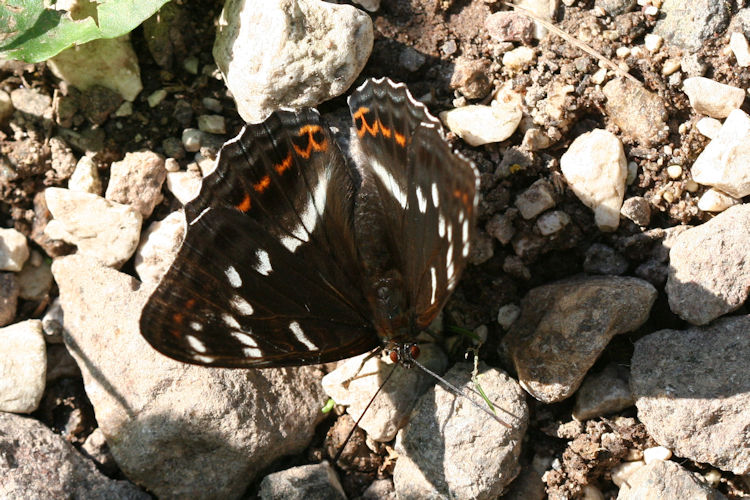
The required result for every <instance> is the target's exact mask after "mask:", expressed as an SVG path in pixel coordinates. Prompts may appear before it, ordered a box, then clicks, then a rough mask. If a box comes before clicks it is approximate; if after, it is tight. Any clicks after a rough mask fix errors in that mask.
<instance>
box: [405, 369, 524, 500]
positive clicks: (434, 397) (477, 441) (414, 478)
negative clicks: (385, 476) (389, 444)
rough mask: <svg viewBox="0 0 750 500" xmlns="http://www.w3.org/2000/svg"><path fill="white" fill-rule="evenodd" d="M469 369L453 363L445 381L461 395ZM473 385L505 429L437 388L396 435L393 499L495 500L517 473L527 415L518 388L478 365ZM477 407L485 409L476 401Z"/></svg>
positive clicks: (468, 380)
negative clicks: (493, 406)
mask: <svg viewBox="0 0 750 500" xmlns="http://www.w3.org/2000/svg"><path fill="white" fill-rule="evenodd" d="M472 368H473V367H472V365H471V364H469V363H459V364H457V365H455V366H454V367H453V368H451V370H450V371H449V372H448V373H446V374H445V378H446V380H448V381H449V382H451V383H452V384H454V385H455V386H457V387H458V388H460V389H461V390H462V391H463V392H464V393H467V392H468V390H469V389H470V388H471V389H473V386H474V384H473V383H472V381H471V372H472ZM478 381H479V383H480V384H481V386H482V389H483V390H484V392H485V393H486V394H487V396H488V398H489V399H490V400H491V401H496V402H497V403H496V404H497V405H498V406H497V407H496V408H497V414H498V416H499V418H500V419H501V420H503V421H504V422H506V423H507V424H508V425H509V426H510V427H505V426H503V425H502V424H500V423H499V422H496V421H495V420H493V418H492V417H490V416H489V415H487V413H485V412H483V411H481V410H479V409H478V408H476V407H475V406H473V405H471V404H470V403H469V402H468V401H466V400H464V399H463V398H460V397H457V396H456V395H454V394H453V393H452V392H448V391H446V390H444V389H443V388H442V387H441V386H440V385H439V384H438V385H436V386H435V387H434V388H433V389H431V390H430V391H429V392H428V393H427V394H425V395H424V396H422V398H420V400H419V404H418V405H417V407H416V408H415V410H414V414H413V416H412V418H411V420H410V422H409V424H408V425H407V426H406V427H405V428H404V429H402V430H401V431H400V432H399V435H398V437H397V439H396V451H397V452H398V453H399V454H400V456H399V459H398V461H397V462H396V467H395V469H394V470H393V484H394V486H395V489H396V496H397V497H398V498H474V499H491V498H497V497H498V496H499V495H500V494H501V493H502V491H503V490H504V488H505V487H506V486H507V485H508V484H510V482H511V481H512V480H513V478H515V477H516V476H517V475H518V473H519V471H520V466H519V463H518V459H519V456H520V453H521V441H522V439H523V436H524V433H525V432H526V426H527V425H528V418H529V410H528V407H527V405H526V401H525V398H524V395H523V391H522V390H521V388H520V387H519V386H518V383H517V382H516V381H515V380H513V379H512V378H510V377H509V376H508V375H506V374H505V373H503V372H501V371H499V370H496V369H494V368H489V367H487V366H486V365H485V364H484V363H480V364H479V374H478ZM475 399H476V401H477V404H479V405H482V406H483V407H486V403H485V402H484V401H483V400H482V399H481V398H479V397H476V398H475Z"/></svg>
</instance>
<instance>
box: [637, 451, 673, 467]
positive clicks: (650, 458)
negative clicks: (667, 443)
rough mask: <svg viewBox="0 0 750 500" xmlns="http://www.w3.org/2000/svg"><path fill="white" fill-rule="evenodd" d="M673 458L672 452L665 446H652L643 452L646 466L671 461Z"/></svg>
mask: <svg viewBox="0 0 750 500" xmlns="http://www.w3.org/2000/svg"><path fill="white" fill-rule="evenodd" d="M670 458H672V451H671V450H670V449H669V448H665V447H663V446H652V447H651V448H646V449H645V450H643V461H644V462H645V463H646V465H649V464H652V463H654V462H656V461H657V460H669V459H670Z"/></svg>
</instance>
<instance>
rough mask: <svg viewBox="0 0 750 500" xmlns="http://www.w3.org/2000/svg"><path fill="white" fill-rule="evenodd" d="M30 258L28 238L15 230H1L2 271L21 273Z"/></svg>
mask: <svg viewBox="0 0 750 500" xmlns="http://www.w3.org/2000/svg"><path fill="white" fill-rule="evenodd" d="M28 258H29V244H28V242H27V241H26V236H24V235H23V234H21V233H20V232H18V231H16V230H15V229H0V271H20V270H21V269H22V268H23V265H24V263H25V262H26V259H28Z"/></svg>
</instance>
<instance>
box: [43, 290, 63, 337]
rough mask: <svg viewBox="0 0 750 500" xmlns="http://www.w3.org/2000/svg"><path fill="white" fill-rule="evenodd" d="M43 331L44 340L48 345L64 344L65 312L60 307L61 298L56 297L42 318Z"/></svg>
mask: <svg viewBox="0 0 750 500" xmlns="http://www.w3.org/2000/svg"><path fill="white" fill-rule="evenodd" d="M42 331H43V332H44V340H46V341H47V343H48V344H62V343H63V339H62V336H63V310H62V307H60V297H55V299H54V300H53V301H52V303H51V304H50V305H49V307H48V308H47V311H46V312H45V313H44V317H42Z"/></svg>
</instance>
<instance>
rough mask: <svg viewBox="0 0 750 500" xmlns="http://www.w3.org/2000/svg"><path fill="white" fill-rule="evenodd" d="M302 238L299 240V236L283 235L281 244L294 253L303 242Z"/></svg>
mask: <svg viewBox="0 0 750 500" xmlns="http://www.w3.org/2000/svg"><path fill="white" fill-rule="evenodd" d="M305 236H307V235H305ZM302 243H303V242H302V240H298V239H297V238H294V237H293V236H288V235H287V236H282V237H281V244H282V245H284V246H285V247H286V248H287V250H289V251H290V252H292V253H294V251H295V250H297V247H298V246H300V245H301V244H302Z"/></svg>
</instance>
